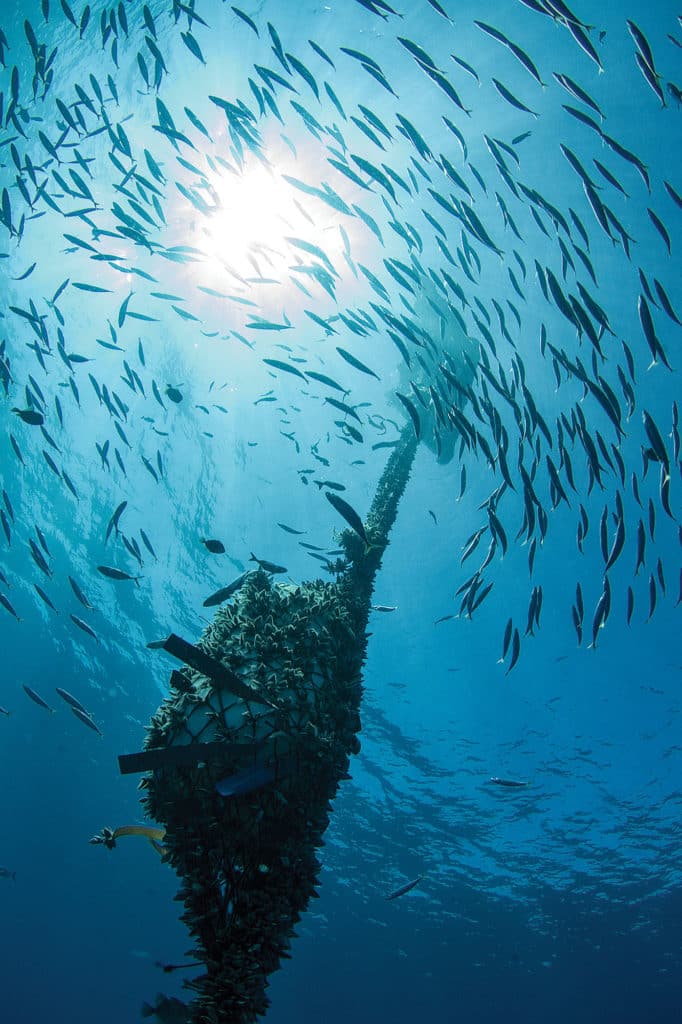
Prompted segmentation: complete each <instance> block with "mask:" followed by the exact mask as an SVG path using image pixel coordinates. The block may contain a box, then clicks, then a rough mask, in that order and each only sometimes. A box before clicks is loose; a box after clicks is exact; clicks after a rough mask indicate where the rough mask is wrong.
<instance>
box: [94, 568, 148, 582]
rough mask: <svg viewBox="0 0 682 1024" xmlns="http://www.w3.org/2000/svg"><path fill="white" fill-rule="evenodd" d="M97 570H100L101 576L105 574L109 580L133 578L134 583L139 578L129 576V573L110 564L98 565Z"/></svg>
mask: <svg viewBox="0 0 682 1024" xmlns="http://www.w3.org/2000/svg"><path fill="white" fill-rule="evenodd" d="M97 572H100V573H101V574H102V576H107V577H108V578H109V579H110V580H134V581H135V583H137V581H138V580H139V578H140V577H139V576H131V575H130V573H127V572H124V571H123V569H116V568H114V567H112V566H110V565H98V566H97Z"/></svg>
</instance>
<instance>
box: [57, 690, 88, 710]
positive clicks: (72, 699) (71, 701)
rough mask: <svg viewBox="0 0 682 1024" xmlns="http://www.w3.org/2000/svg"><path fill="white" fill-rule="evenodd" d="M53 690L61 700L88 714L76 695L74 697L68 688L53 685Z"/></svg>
mask: <svg viewBox="0 0 682 1024" xmlns="http://www.w3.org/2000/svg"><path fill="white" fill-rule="evenodd" d="M55 691H56V692H57V693H58V694H59V696H60V697H61V698H62V700H65V701H66V703H67V704H70V705H71V707H72V708H78V710H79V711H82V712H83V714H84V715H87V714H88V712H87V711H86V710H85V708H84V707H83V705H82V704H81V702H80V701H79V700H78V699H77V698H76V697H74V696H73V694H71V693H69V691H68V690H64V689H62V687H61V686H55Z"/></svg>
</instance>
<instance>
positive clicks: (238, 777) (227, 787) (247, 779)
mask: <svg viewBox="0 0 682 1024" xmlns="http://www.w3.org/2000/svg"><path fill="white" fill-rule="evenodd" d="M275 777H276V776H275V770H274V768H270V767H269V766H268V765H262V766H261V767H259V768H247V769H245V770H244V771H242V772H236V773H235V774H234V775H229V776H228V777H227V778H225V779H221V780H220V781H219V782H217V783H216V787H215V788H216V792H217V793H219V794H220V795H221V796H222V797H231V796H242V795H243V794H245V793H252V792H253V791H254V790H255V789H262V787H263V786H267V785H268V783H270V782H274V780H275Z"/></svg>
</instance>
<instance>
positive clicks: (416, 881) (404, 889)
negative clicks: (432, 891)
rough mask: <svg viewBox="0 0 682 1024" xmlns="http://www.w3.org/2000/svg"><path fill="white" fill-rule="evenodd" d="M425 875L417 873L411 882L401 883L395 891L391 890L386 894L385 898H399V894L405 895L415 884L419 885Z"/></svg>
mask: <svg viewBox="0 0 682 1024" xmlns="http://www.w3.org/2000/svg"><path fill="white" fill-rule="evenodd" d="M423 877H424V876H423V875H417V877H416V878H413V879H412V881H411V882H406V883H405V885H401V886H400V887H399V888H398V889H394V890H393V892H389V893H388V895H386V896H384V899H385V900H397V899H398V897H399V896H404V895H405V893H406V892H409V891H410V889H414V887H415V885H419V883H420V882H421V880H422V878H423Z"/></svg>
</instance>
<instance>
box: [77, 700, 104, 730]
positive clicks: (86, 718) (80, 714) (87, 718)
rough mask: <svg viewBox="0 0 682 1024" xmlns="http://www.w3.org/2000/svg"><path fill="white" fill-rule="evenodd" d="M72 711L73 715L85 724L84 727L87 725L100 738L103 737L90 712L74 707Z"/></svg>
mask: <svg viewBox="0 0 682 1024" xmlns="http://www.w3.org/2000/svg"><path fill="white" fill-rule="evenodd" d="M71 710H72V712H73V714H74V715H75V716H76V718H77V719H78V720H79V721H80V722H82V723H83V725H87V727H88V728H89V729H92V731H93V732H96V733H97V735H98V736H99V737H102V732H101V730H100V729H99V728H98V726H97V725H96V724H95V722H93V720H92V717H91V715H90V713H89V712H88V711H86V710H85V709H84V708H81V707H74V706H73V705H72V706H71Z"/></svg>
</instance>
